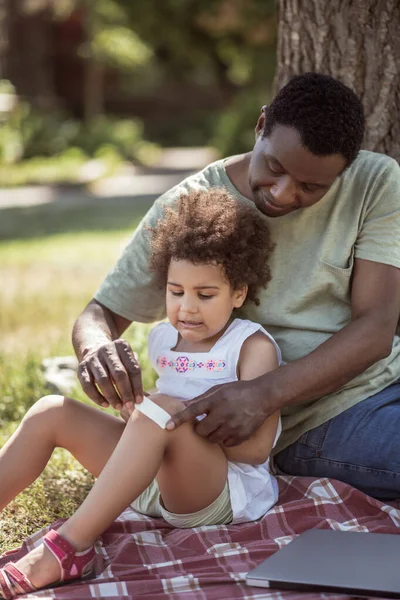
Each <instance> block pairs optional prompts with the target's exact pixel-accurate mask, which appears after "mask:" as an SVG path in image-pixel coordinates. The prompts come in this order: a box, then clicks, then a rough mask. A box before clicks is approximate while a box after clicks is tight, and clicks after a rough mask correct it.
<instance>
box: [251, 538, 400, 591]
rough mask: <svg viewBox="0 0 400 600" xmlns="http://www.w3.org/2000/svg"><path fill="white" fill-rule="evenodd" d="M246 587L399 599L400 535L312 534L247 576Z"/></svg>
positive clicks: (285, 547) (288, 546) (274, 556)
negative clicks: (247, 585)
mask: <svg viewBox="0 0 400 600" xmlns="http://www.w3.org/2000/svg"><path fill="white" fill-rule="evenodd" d="M399 533H400V530H399ZM246 583H247V584H249V585H253V586H257V587H269V588H278V589H283V590H298V591H317V592H338V593H340V594H351V595H353V596H354V595H359V596H383V597H386V598H400V535H389V534H384V533H356V532H350V531H334V530H332V529H310V530H309V531H306V532H305V533H302V534H301V535H299V536H298V537H297V538H296V539H295V540H294V541H292V542H290V543H289V544H288V545H287V546H284V547H283V548H281V549H280V550H278V551H277V552H275V554H273V555H272V556H270V557H269V558H267V559H266V560H265V561H264V562H262V563H261V564H260V565H259V566H258V567H257V568H255V569H254V570H253V571H250V572H249V573H247V576H246Z"/></svg>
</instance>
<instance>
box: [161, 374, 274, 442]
mask: <svg viewBox="0 0 400 600" xmlns="http://www.w3.org/2000/svg"><path fill="white" fill-rule="evenodd" d="M276 410H277V407H276V406H273V405H272V402H271V403H269V402H268V398H267V395H266V392H265V388H264V386H262V385H260V381H259V380H257V379H253V380H251V381H235V382H233V383H226V384H223V385H216V386H214V387H212V388H211V389H210V390H208V391H207V392H206V393H204V394H202V395H201V396H199V397H198V398H195V399H194V400H193V401H191V402H190V404H189V406H187V407H186V408H185V409H184V410H182V411H180V412H178V413H176V414H175V415H174V416H173V417H172V418H171V420H170V421H169V424H168V425H167V429H173V428H175V427H179V425H182V423H186V422H187V421H191V420H193V419H194V418H195V417H197V416H200V415H203V414H204V413H205V414H206V415H207V416H206V417H205V418H204V419H202V420H201V421H200V422H199V423H198V424H197V425H196V432H197V433H198V434H199V435H202V436H203V437H206V438H208V439H209V441H210V442H213V443H220V444H221V443H222V444H224V445H225V446H236V445H237V444H241V443H242V442H244V441H246V440H247V439H249V437H250V436H251V435H252V434H253V433H254V432H255V431H256V430H257V429H258V428H259V427H260V426H261V425H262V424H263V423H264V421H265V419H266V418H267V417H269V416H270V415H271V414H272V413H274V412H275V411H276Z"/></svg>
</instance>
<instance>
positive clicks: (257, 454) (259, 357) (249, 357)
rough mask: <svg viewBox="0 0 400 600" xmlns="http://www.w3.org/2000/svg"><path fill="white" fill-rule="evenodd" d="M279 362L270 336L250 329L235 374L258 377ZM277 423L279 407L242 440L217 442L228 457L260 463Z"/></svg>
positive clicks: (271, 440)
mask: <svg viewBox="0 0 400 600" xmlns="http://www.w3.org/2000/svg"><path fill="white" fill-rule="evenodd" d="M278 366H279V364H278V357H277V354H276V349H275V347H274V345H273V343H272V342H271V340H270V339H269V338H268V337H267V336H266V335H265V334H264V333H262V332H261V331H257V332H256V333H253V335H251V336H250V337H248V338H247V340H245V342H244V343H243V346H242V349H241V352H240V357H239V363H238V378H239V379H240V380H244V379H246V380H249V379H255V378H256V377H260V376H261V375H264V374H265V373H268V371H272V370H274V369H276V368H277V367H278ZM243 419H246V404H245V403H244V404H243ZM278 423H279V411H277V412H275V413H274V414H273V415H271V416H270V417H268V419H266V420H265V421H264V423H263V424H262V425H261V427H260V428H259V429H258V430H257V431H256V432H255V433H254V434H253V435H252V436H251V437H250V438H249V439H248V440H247V441H245V442H243V443H242V444H240V445H239V446H233V447H230V448H227V447H225V446H224V445H221V447H222V449H223V451H224V453H225V455H226V457H227V458H228V460H232V461H234V462H242V463H247V464H252V465H256V464H263V463H264V462H265V461H266V460H267V459H268V457H269V455H270V453H271V450H272V447H273V445H274V440H275V436H276V432H277V428H278Z"/></svg>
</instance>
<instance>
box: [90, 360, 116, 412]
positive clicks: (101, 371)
mask: <svg viewBox="0 0 400 600" xmlns="http://www.w3.org/2000/svg"><path fill="white" fill-rule="evenodd" d="M90 367H91V373H92V377H93V379H94V381H95V383H96V385H97V387H98V388H99V390H100V392H101V394H103V396H104V397H105V399H106V400H107V402H108V403H109V404H111V406H113V407H114V408H115V409H116V410H118V406H120V407H121V408H122V402H121V399H120V397H119V396H118V394H117V392H116V389H115V387H114V383H113V381H112V379H111V376H110V373H109V372H108V369H107V366H106V365H103V364H102V363H101V362H100V360H99V359H98V358H97V357H93V359H92V361H91V364H90Z"/></svg>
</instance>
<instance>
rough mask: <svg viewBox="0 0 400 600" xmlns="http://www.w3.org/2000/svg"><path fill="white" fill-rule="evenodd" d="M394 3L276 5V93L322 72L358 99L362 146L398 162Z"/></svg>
mask: <svg viewBox="0 0 400 600" xmlns="http://www.w3.org/2000/svg"><path fill="white" fill-rule="evenodd" d="M399 32H400V2H399V0H279V24H278V56H277V73H276V77H275V89H276V90H279V89H280V88H281V87H282V86H283V85H285V84H286V83H287V82H288V81H289V79H290V78H291V77H292V76H293V75H296V74H299V73H305V72H307V71H317V72H320V73H326V74H328V75H331V76H333V77H336V78H337V79H340V80H341V81H342V82H343V83H345V84H346V85H348V86H349V87H351V88H352V89H353V90H354V91H355V92H356V94H357V95H358V96H359V97H360V98H361V100H362V103H363V105H364V109H365V116H366V120H367V126H366V134H365V138H364V144H363V147H364V148H365V149H367V150H373V151H375V152H382V153H384V154H388V155H390V156H392V157H393V158H395V159H396V160H397V161H398V162H400V76H399V73H400V33H399Z"/></svg>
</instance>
